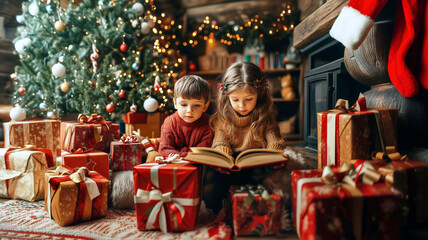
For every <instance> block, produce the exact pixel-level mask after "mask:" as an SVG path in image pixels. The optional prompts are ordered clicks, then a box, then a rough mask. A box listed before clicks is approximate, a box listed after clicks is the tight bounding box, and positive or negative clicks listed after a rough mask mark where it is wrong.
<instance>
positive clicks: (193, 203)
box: [134, 161, 201, 232]
mask: <svg viewBox="0 0 428 240" xmlns="http://www.w3.org/2000/svg"><path fill="white" fill-rule="evenodd" d="M200 188H201V186H200V170H199V168H198V167H196V166H194V165H192V164H190V163H188V162H187V161H178V162H175V163H167V164H159V163H144V164H140V165H137V166H134V199H135V211H136V215H137V224H138V229H139V230H142V231H143V230H154V229H160V230H162V231H163V232H178V231H189V230H193V228H194V226H195V220H196V217H197V215H198V211H199V206H200V197H201V191H200Z"/></svg>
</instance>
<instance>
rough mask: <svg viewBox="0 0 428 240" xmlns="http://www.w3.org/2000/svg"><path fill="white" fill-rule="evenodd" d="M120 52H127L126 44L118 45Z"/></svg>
mask: <svg viewBox="0 0 428 240" xmlns="http://www.w3.org/2000/svg"><path fill="white" fill-rule="evenodd" d="M120 51H122V52H126V51H128V45H126V43H122V45H120Z"/></svg>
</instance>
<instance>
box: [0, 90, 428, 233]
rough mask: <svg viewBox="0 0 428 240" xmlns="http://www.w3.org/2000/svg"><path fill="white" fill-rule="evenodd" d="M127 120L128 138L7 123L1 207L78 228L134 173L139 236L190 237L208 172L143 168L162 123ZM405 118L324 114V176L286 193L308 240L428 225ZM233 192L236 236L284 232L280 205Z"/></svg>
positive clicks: (85, 122) (103, 126)
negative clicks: (402, 130) (406, 148)
mask: <svg viewBox="0 0 428 240" xmlns="http://www.w3.org/2000/svg"><path fill="white" fill-rule="evenodd" d="M129 114H131V115H129ZM129 114H126V115H125V117H124V120H125V122H127V126H126V127H127V129H126V133H127V134H124V135H123V136H122V135H121V132H120V128H119V125H118V124H115V123H111V122H108V121H105V120H104V119H103V118H102V117H100V116H97V115H92V116H82V115H81V116H79V119H78V121H77V122H60V121H56V120H33V121H26V122H9V123H5V124H4V125H5V145H6V147H7V148H4V149H0V158H1V159H0V171H1V178H0V197H3V198H13V199H23V200H27V201H35V200H39V199H43V198H44V199H45V208H46V211H47V212H48V213H49V215H50V217H51V218H52V219H53V220H54V221H55V222H56V223H57V224H59V225H61V226H65V225H71V224H77V223H79V222H82V221H90V220H94V219H97V218H101V217H104V216H106V214H107V208H108V205H109V204H108V202H109V201H108V198H109V195H110V189H111V188H110V185H111V182H110V175H111V174H112V171H125V170H133V177H134V191H133V192H134V203H135V211H136V221H137V226H138V229H139V230H142V231H143V230H162V231H163V232H181V231H189V230H192V229H193V228H194V226H195V220H196V217H197V216H198V212H199V208H200V205H201V196H202V193H201V190H202V187H201V179H202V176H201V174H202V170H201V166H199V165H195V164H192V163H190V162H187V161H183V160H181V159H178V160H177V159H174V158H171V159H168V158H164V157H160V158H158V161H154V162H147V163H145V159H146V157H147V152H150V151H152V150H153V146H152V145H153V144H150V141H148V140H147V138H142V137H141V136H142V135H147V136H151V137H153V136H155V137H156V136H159V135H158V134H159V132H157V133H156V134H153V132H154V131H159V130H160V126H159V124H160V123H159V121H158V122H157V123H155V124H152V125H157V127H153V126H152V127H147V128H144V126H143V125H144V124H147V122H148V120H147V119H145V120H144V119H141V116H137V115H133V114H132V113H129ZM397 114H398V113H397V109H367V107H366V106H365V101H364V98H360V99H359V100H358V101H357V104H355V105H354V106H352V107H348V106H347V102H346V101H339V102H338V104H337V107H336V109H334V110H329V111H327V112H322V113H318V137H319V139H318V169H308V170H293V171H292V172H291V176H292V178H291V179H292V182H291V183H284V184H290V185H291V186H292V195H291V196H292V197H291V201H292V207H291V208H292V218H293V219H292V220H293V225H294V227H295V230H296V232H297V234H298V235H299V237H300V238H301V239H315V238H321V239H397V238H400V236H401V232H400V231H401V229H403V227H405V226H409V225H411V224H419V223H423V222H427V221H428V207H426V205H425V203H426V202H427V201H428V188H426V187H424V184H425V183H426V182H428V164H427V163H423V162H419V161H416V160H411V159H408V158H406V156H401V154H400V153H399V152H397V151H396V148H397V137H396V136H397V127H396V123H397ZM146 117H147V116H146ZM142 118H144V116H142ZM142 120H144V121H145V122H144V123H135V121H137V122H139V121H142ZM158 120H159V119H158ZM138 124H140V125H141V126H142V128H139V127H138ZM146 126H147V125H146ZM137 129H140V130H141V131H139V135H138V134H136V135H135V134H133V133H135V132H136V130H137ZM147 131H149V132H147ZM142 132H143V134H142ZM229 192H230V197H229V198H228V202H229V203H230V204H228V205H227V206H229V207H230V211H228V212H230V215H231V216H230V217H231V219H232V221H231V223H230V224H231V225H232V226H233V229H234V234H235V236H245V235H276V234H278V233H279V232H280V230H281V229H280V222H281V220H280V218H281V216H280V213H281V208H282V207H283V206H282V205H283V203H284V201H283V199H282V197H281V196H280V195H278V194H276V193H272V192H271V189H267V188H265V187H263V186H261V185H259V186H233V187H231V189H230V191H229Z"/></svg>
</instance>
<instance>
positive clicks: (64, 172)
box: [45, 166, 110, 226]
mask: <svg viewBox="0 0 428 240" xmlns="http://www.w3.org/2000/svg"><path fill="white" fill-rule="evenodd" d="M109 185H110V181H109V180H107V179H106V178H104V177H103V176H101V175H100V174H98V173H97V172H93V171H89V170H88V169H87V168H86V167H81V168H79V169H75V170H73V169H70V168H65V167H61V166H60V167H58V168H57V169H56V170H55V171H53V170H51V171H48V172H47V173H46V174H45V209H46V211H47V212H48V214H49V217H50V218H52V219H53V220H55V222H56V223H57V224H58V225H60V226H67V225H71V224H76V223H79V222H83V221H89V220H93V219H98V218H101V217H105V216H106V215H107V199H108V189H109Z"/></svg>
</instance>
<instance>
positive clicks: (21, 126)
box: [3, 120, 61, 159]
mask: <svg viewBox="0 0 428 240" xmlns="http://www.w3.org/2000/svg"><path fill="white" fill-rule="evenodd" d="M3 126H4V146H5V147H25V145H33V146H35V147H36V148H40V149H49V150H51V151H52V154H53V157H54V159H56V158H57V157H59V156H61V145H60V122H59V121H58V120H38V121H36V120H34V121H24V122H7V123H3Z"/></svg>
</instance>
